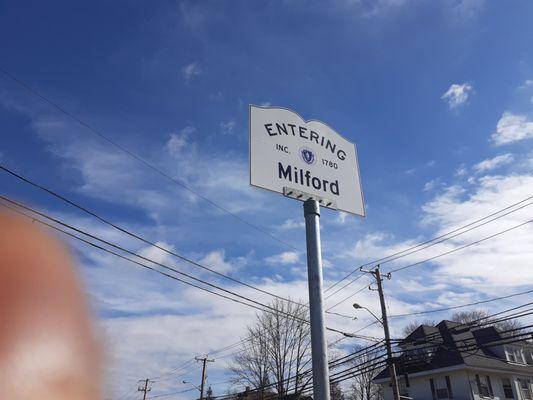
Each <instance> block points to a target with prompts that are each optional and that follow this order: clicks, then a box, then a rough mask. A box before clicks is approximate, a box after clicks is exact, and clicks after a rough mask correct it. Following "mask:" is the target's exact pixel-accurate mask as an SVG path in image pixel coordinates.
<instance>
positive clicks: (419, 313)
mask: <svg viewBox="0 0 533 400" xmlns="http://www.w3.org/2000/svg"><path fill="white" fill-rule="evenodd" d="M529 293H533V289H532V290H526V291H524V292H518V293H512V294H509V295H507V296H501V297H494V298H492V299H488V300H481V301H476V302H473V303H467V304H461V305H458V306H452V307H446V308H437V309H434V310H428V311H417V312H412V313H406V314H393V315H390V316H389V318H400V317H409V316H411V315H421V314H429V313H436V312H441V311H449V310H456V309H458V308H464V307H470V306H477V305H480V304H485V303H491V302H493V301H497V300H504V299H509V298H511V297H516V296H522V295H524V294H529Z"/></svg>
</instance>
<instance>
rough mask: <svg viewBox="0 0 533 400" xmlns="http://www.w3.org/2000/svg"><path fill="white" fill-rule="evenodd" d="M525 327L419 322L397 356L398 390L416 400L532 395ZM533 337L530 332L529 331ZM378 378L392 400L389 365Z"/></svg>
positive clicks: (528, 398)
mask: <svg viewBox="0 0 533 400" xmlns="http://www.w3.org/2000/svg"><path fill="white" fill-rule="evenodd" d="M526 337H527V335H523V334H522V332H516V331H514V332H500V331H498V330H497V329H496V328H495V327H493V326H488V327H486V326H485V327H476V326H473V327H469V326H466V325H464V324H459V323H456V322H452V321H442V322H440V323H439V324H437V325H436V326H429V325H421V326H419V327H418V328H417V329H416V330H415V331H413V332H412V333H411V334H410V335H409V336H408V337H406V338H405V339H403V340H402V341H401V342H400V343H399V345H398V347H399V351H400V355H399V356H398V357H396V358H395V359H394V362H395V365H396V368H397V375H398V380H399V386H400V395H401V396H402V397H405V398H412V399H416V400H451V399H455V400H483V399H487V400H507V399H509V400H510V399H515V400H533V344H532V343H531V342H529V341H525V340H523V339H525V338H526ZM529 337H530V338H531V334H529ZM374 383H376V384H379V385H382V387H383V391H384V396H385V400H392V388H391V385H390V375H389V371H388V369H384V370H383V371H381V372H380V373H379V374H378V375H377V376H376V377H375V378H374Z"/></svg>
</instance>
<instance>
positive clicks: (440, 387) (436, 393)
mask: <svg viewBox="0 0 533 400" xmlns="http://www.w3.org/2000/svg"><path fill="white" fill-rule="evenodd" d="M429 384H430V387H431V394H432V397H433V400H450V399H453V394H452V387H451V383H450V377H449V376H445V377H444V379H442V378H435V379H433V378H431V379H430V380H429Z"/></svg>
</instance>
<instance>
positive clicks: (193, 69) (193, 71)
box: [181, 62, 202, 83]
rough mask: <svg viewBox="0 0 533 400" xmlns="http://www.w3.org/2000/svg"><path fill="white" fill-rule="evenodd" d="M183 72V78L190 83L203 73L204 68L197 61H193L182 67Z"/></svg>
mask: <svg viewBox="0 0 533 400" xmlns="http://www.w3.org/2000/svg"><path fill="white" fill-rule="evenodd" d="M181 73H182V74H183V79H184V80H185V83H189V82H190V81H191V79H192V78H193V77H195V76H198V75H200V74H201V73H202V70H201V68H200V66H199V65H198V63H197V62H193V63H190V64H187V65H185V66H184V67H183V68H182V69H181Z"/></svg>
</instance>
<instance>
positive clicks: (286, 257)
mask: <svg viewBox="0 0 533 400" xmlns="http://www.w3.org/2000/svg"><path fill="white" fill-rule="evenodd" d="M265 261H266V262H267V263H268V264H274V265H275V264H281V265H289V264H297V263H299V262H300V253H298V252H296V251H284V252H283V253H280V254H275V255H273V256H270V257H267V258H265Z"/></svg>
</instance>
